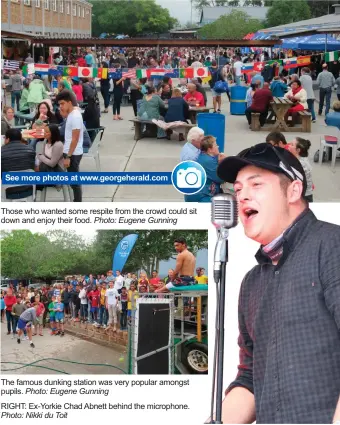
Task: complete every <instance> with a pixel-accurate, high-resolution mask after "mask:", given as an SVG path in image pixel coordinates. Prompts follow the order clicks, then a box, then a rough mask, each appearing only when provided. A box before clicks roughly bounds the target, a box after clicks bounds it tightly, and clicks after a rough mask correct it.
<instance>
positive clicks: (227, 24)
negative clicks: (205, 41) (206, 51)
mask: <svg viewBox="0 0 340 425" xmlns="http://www.w3.org/2000/svg"><path fill="white" fill-rule="evenodd" d="M261 28H263V24H262V23H261V21H259V20H258V19H253V18H251V17H250V16H249V15H247V14H246V13H245V12H242V11H241V10H233V11H232V12H231V13H230V14H229V15H223V16H221V17H220V18H219V19H217V20H216V21H215V22H212V23H211V24H208V25H205V26H204V27H203V28H201V29H200V30H199V31H198V33H199V35H200V36H201V37H203V38H212V39H223V38H242V37H244V36H245V35H247V34H248V33H250V32H256V31H258V30H259V29H261Z"/></svg>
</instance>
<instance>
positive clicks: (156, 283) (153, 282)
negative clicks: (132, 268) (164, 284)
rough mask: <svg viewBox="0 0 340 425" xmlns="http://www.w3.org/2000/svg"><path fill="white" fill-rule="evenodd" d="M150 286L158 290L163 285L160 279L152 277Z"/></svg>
mask: <svg viewBox="0 0 340 425" xmlns="http://www.w3.org/2000/svg"><path fill="white" fill-rule="evenodd" d="M150 285H152V286H155V287H156V288H157V287H158V286H160V285H161V280H160V278H159V277H152V278H151V279H150Z"/></svg>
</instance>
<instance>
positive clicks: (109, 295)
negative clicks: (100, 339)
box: [105, 280, 118, 332]
mask: <svg viewBox="0 0 340 425" xmlns="http://www.w3.org/2000/svg"><path fill="white" fill-rule="evenodd" d="M117 299H118V292H117V290H116V288H114V287H113V281H112V280H111V281H110V282H109V288H108V289H107V290H106V293H105V306H106V309H107V311H108V312H109V322H108V328H107V330H109V329H110V328H111V327H112V324H113V331H114V332H115V331H116V330H117Z"/></svg>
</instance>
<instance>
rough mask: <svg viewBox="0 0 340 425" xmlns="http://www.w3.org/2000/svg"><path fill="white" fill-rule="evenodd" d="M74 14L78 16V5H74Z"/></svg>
mask: <svg viewBox="0 0 340 425" xmlns="http://www.w3.org/2000/svg"><path fill="white" fill-rule="evenodd" d="M73 16H77V5H75V4H74V5H73Z"/></svg>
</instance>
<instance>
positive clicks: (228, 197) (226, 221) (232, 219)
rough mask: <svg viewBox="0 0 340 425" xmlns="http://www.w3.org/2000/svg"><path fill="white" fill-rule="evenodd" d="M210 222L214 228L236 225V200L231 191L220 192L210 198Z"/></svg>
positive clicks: (229, 227) (228, 227)
mask: <svg viewBox="0 0 340 425" xmlns="http://www.w3.org/2000/svg"><path fill="white" fill-rule="evenodd" d="M211 222H212V224H213V225H214V226H215V227H216V229H221V228H224V229H231V228H232V227H235V226H237V222H238V208H237V201H236V198H235V196H234V195H233V194H232V193H231V192H228V193H220V194H218V195H215V196H214V197H213V198H212V203H211Z"/></svg>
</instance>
